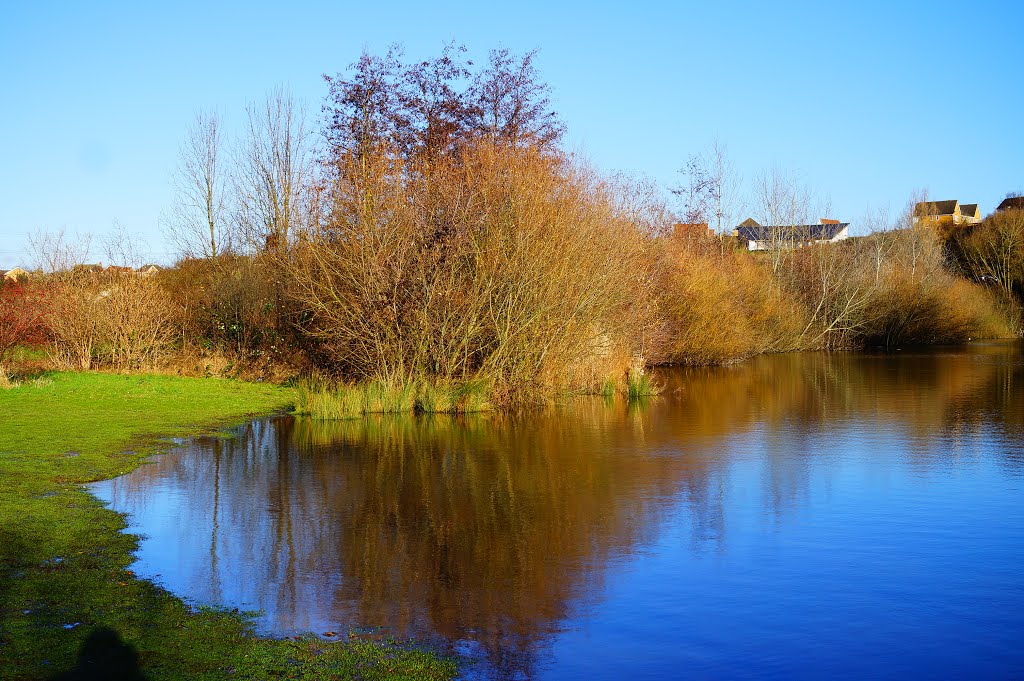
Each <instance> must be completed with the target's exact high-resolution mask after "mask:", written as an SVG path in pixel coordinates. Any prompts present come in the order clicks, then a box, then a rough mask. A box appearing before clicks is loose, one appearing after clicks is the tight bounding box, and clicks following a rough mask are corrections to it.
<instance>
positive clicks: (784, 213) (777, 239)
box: [754, 168, 811, 273]
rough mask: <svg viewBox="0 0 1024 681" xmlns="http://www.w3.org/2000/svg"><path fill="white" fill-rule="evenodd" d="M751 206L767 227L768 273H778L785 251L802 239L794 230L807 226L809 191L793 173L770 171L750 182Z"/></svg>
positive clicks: (809, 203) (809, 202)
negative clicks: (752, 193) (752, 198)
mask: <svg viewBox="0 0 1024 681" xmlns="http://www.w3.org/2000/svg"><path fill="white" fill-rule="evenodd" d="M754 205H755V208H756V210H757V212H758V214H759V216H760V219H761V223H762V224H763V225H765V227H766V228H767V234H766V236H767V241H768V252H769V254H770V258H771V264H772V272H773V273H778V271H779V269H780V267H781V266H782V263H783V262H784V260H785V255H786V252H787V251H788V250H789V249H791V248H793V246H794V245H795V242H797V241H799V240H800V239H801V237H802V235H800V234H798V233H797V232H798V228H799V227H800V226H801V225H806V224H807V223H808V220H809V217H810V214H811V213H810V206H811V196H810V191H809V190H808V189H807V188H806V187H805V186H804V185H803V184H801V183H800V181H799V179H798V178H797V176H796V175H795V174H793V173H787V172H784V171H782V170H780V169H779V168H772V169H771V170H770V171H768V172H765V173H762V174H761V175H760V176H758V177H757V179H756V180H755V181H754Z"/></svg>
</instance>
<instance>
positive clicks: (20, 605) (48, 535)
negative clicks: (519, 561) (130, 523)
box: [0, 372, 455, 680]
mask: <svg viewBox="0 0 1024 681" xmlns="http://www.w3.org/2000/svg"><path fill="white" fill-rule="evenodd" d="M294 399H295V395H294V392H293V391H292V390H291V389H287V388H281V387H276V386H272V385H268V384H265V383H264V384H255V383H245V382H241V381H234V380H222V379H193V378H180V377H168V376H152V375H148V376H147V375H131V376H128V375H113V374H108V373H99V372H92V373H50V374H43V375H39V376H36V377H34V378H30V379H23V380H21V381H20V382H19V383H18V385H17V386H16V387H10V388H8V389H6V390H0V413H2V414H3V418H2V419H0V670H2V671H0V676H3V678H5V679H40V678H54V679H63V678H68V679H73V678H74V679H77V678H90V679H99V678H119V679H136V678H148V679H153V680H156V679H182V678H188V679H222V678H225V677H230V678H237V679H271V678H300V679H301V678H306V679H323V678H339V679H346V678H360V679H446V678H451V677H452V676H453V675H454V673H455V666H454V664H453V663H452V662H450V661H448V660H445V659H441V658H439V657H437V656H436V655H433V654H431V653H429V652H425V651H423V650H419V649H416V648H414V647H411V646H410V645H408V644H406V643H404V642H384V643H380V642H369V641H362V640H360V639H358V638H351V637H346V636H344V634H345V633H346V632H341V633H342V634H343V636H342V637H341V638H342V639H343V640H341V641H336V640H334V641H329V640H325V639H323V638H321V637H319V636H316V635H313V634H310V635H309V636H306V637H303V638H300V639H298V640H294V639H286V640H276V639H264V638H258V637H256V636H254V635H253V632H252V629H251V624H250V621H249V620H248V619H247V618H246V617H245V616H244V615H243V614H239V613H238V612H237V611H235V612H226V611H223V610H218V609H211V608H199V609H196V608H193V607H190V606H188V605H186V604H185V603H183V602H182V601H181V600H179V599H177V598H175V597H173V596H172V595H171V594H169V593H168V592H166V591H164V590H163V589H161V588H159V587H157V586H155V585H154V584H152V583H151V582H148V581H145V580H140V579H137V578H136V577H135V576H134V575H133V574H132V572H131V570H130V569H129V565H130V564H131V562H132V554H133V552H134V551H135V549H136V547H137V543H138V538H137V537H135V536H132V535H129V534H125V533H124V532H123V530H124V527H125V521H124V517H123V516H121V515H119V514H117V513H114V512H113V511H111V510H109V509H107V508H104V507H103V506H102V504H100V503H99V502H98V501H97V500H96V499H95V497H93V496H92V495H91V494H89V493H88V491H87V490H86V489H85V488H83V487H82V484H83V483H86V482H90V481H94V480H99V479H104V478H108V477H112V476H115V475H119V474H122V473H125V472H127V471H128V470H130V469H132V468H133V467H135V466H137V465H139V464H140V463H141V462H142V461H143V460H144V459H145V458H146V457H147V456H149V455H151V454H153V453H155V452H159V451H160V450H161V449H163V448H164V447H165V446H167V445H166V441H165V440H164V439H158V438H168V437H180V436H184V435H188V434H194V433H198V432H209V431H210V429H212V428H220V427H224V426H228V425H231V424H232V423H235V422H237V421H238V420H240V419H243V418H245V417H246V416H249V415H253V414H267V413H270V412H272V411H275V410H280V409H286V408H288V407H289V406H290V405H291V404H292V403H293V402H294ZM315 633H323V632H315Z"/></svg>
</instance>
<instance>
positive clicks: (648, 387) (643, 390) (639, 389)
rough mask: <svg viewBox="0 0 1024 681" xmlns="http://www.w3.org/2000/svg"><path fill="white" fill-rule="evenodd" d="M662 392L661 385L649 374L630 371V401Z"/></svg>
mask: <svg viewBox="0 0 1024 681" xmlns="http://www.w3.org/2000/svg"><path fill="white" fill-rule="evenodd" d="M660 392H661V386H659V385H658V384H657V383H655V382H654V381H653V380H652V379H651V377H650V376H648V375H647V374H635V373H633V372H630V374H629V376H627V377H626V397H627V398H628V399H629V401H630V402H633V401H636V400H644V399H647V398H648V397H651V396H652V395H657V394H658V393H660Z"/></svg>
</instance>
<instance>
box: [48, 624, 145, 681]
mask: <svg viewBox="0 0 1024 681" xmlns="http://www.w3.org/2000/svg"><path fill="white" fill-rule="evenodd" d="M146 679H147V677H146V675H145V674H143V673H142V671H141V670H140V669H139V654H138V653H137V652H136V651H135V647H134V646H132V645H130V644H128V643H125V642H124V641H122V640H121V637H120V636H119V635H118V633H117V632H116V631H114V630H113V629H110V628H109V627H99V628H97V629H95V630H93V632H92V633H90V634H89V637H88V638H87V639H85V641H84V642H83V643H82V649H81V650H79V651H78V661H77V662H76V663H75V666H74V668H72V669H71V670H70V671H67V672H64V673H63V674H58V675H57V676H53V677H50V681H101V680H102V681H146Z"/></svg>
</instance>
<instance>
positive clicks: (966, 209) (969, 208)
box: [960, 203, 978, 217]
mask: <svg viewBox="0 0 1024 681" xmlns="http://www.w3.org/2000/svg"><path fill="white" fill-rule="evenodd" d="M977 214H978V204H976V203H961V204H960V215H970V216H971V217H974V216H976V215H977Z"/></svg>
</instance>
